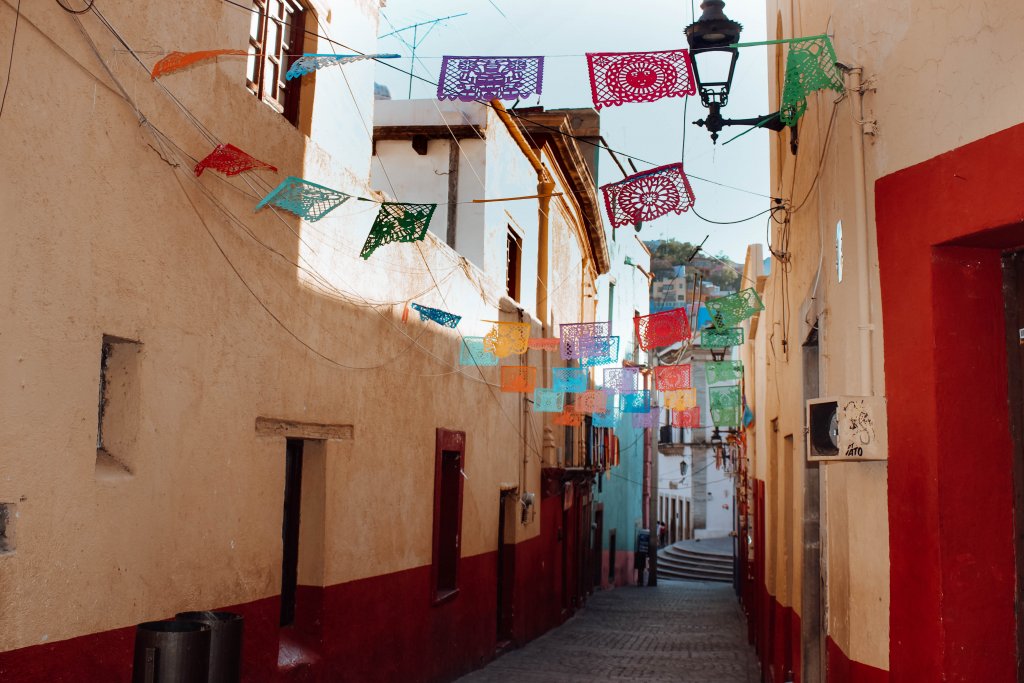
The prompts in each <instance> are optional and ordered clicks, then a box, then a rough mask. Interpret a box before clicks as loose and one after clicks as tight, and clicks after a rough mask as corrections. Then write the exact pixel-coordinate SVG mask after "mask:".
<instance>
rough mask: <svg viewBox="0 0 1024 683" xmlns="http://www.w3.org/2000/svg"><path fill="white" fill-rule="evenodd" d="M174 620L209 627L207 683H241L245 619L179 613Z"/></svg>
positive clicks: (230, 614) (225, 614)
mask: <svg viewBox="0 0 1024 683" xmlns="http://www.w3.org/2000/svg"><path fill="white" fill-rule="evenodd" d="M174 618H175V619H181V620H184V621H199V622H202V623H204V624H207V625H209V627H210V629H211V630H210V672H209V677H208V678H207V679H206V680H207V683H239V682H240V681H241V680H242V627H243V623H244V619H243V618H242V615H241V614H235V613H234V612H179V613H178V614H176V615H175V617H174Z"/></svg>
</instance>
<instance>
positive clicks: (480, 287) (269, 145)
mask: <svg viewBox="0 0 1024 683" xmlns="http://www.w3.org/2000/svg"><path fill="white" fill-rule="evenodd" d="M328 4H329V7H330V9H331V13H330V18H329V19H328V18H327V17H323V18H322V21H323V28H322V29H321V30H323V31H327V32H329V33H330V35H332V37H335V38H336V39H338V40H341V41H343V42H344V43H345V44H347V45H349V46H351V47H353V48H356V49H360V50H366V51H371V50H372V48H373V46H374V35H375V34H376V28H377V27H376V9H375V8H376V3H349V2H340V1H339V2H331V3H328ZM102 9H103V11H104V12H105V14H106V15H107V17H108V18H109V19H110V21H111V23H112V24H113V25H114V26H115V27H117V28H118V30H119V31H120V32H121V33H122V34H123V35H124V37H125V40H126V41H127V42H128V43H129V44H130V45H132V46H133V47H135V48H137V49H140V50H158V49H164V50H166V49H196V48H206V47H211V46H222V45H232V46H238V45H245V44H246V36H247V31H248V26H249V15H248V13H246V12H244V11H241V10H238V9H237V8H233V7H232V6H231V5H228V4H218V3H215V4H214V5H211V6H210V7H209V8H205V9H204V11H203V15H202V17H201V20H200V19H199V18H198V17H197V19H196V20H195V21H183V20H182V16H181V14H180V7H178V6H177V5H167V6H165V5H159V4H157V5H145V6H143V5H139V6H135V5H131V6H129V5H124V6H110V7H109V8H102ZM22 13H23V16H22V24H21V28H20V29H19V36H18V51H19V53H21V54H23V55H33V59H31V60H29V59H19V60H16V62H15V65H14V69H13V76H12V78H13V81H12V85H11V91H10V93H9V97H8V100H7V105H6V108H5V111H4V120H3V125H4V127H5V128H7V129H8V130H13V131H18V133H17V135H16V136H12V137H11V138H10V139H9V142H8V144H5V145H4V146H3V147H2V148H0V169H2V171H0V174H2V175H3V177H4V178H5V179H6V182H5V183H3V184H2V185H0V205H2V206H3V207H4V211H5V216H4V222H3V233H4V236H5V238H6V239H5V241H6V243H7V245H8V246H7V248H5V249H4V250H2V252H3V253H2V254H0V263H2V266H3V267H2V268H0V283H2V285H3V288H4V291H7V292H9V297H8V299H7V304H6V305H5V306H4V308H3V309H2V310H3V313H2V324H0V327H2V329H3V330H4V332H3V334H2V335H0V349H2V354H0V358H2V361H0V362H2V365H0V377H2V383H3V385H4V386H5V387H8V388H9V389H10V390H8V391H5V392H3V395H2V397H0V414H2V415H3V419H2V420H0V436H2V440H3V443H4V444H5V445H4V449H3V470H2V476H0V501H16V502H17V504H18V508H17V511H18V517H17V520H16V523H17V528H16V532H17V543H18V544H17V548H16V550H15V552H13V553H10V554H6V555H4V556H2V557H0V583H2V584H3V586H4V587H5V590H4V591H3V592H2V595H0V634H2V635H0V651H3V650H11V649H14V648H21V647H25V646H29V645H34V644H38V643H42V642H52V641H56V640H60V639H64V638H69V637H72V636H76V635H80V634H84V633H92V632H97V631H104V630H107V629H113V628H116V627H123V626H129V625H132V624H134V623H137V622H140V621H144V620H149V619H160V618H165V617H167V616H170V615H172V614H174V613H175V612H176V611H179V610H185V609H207V608H212V607H215V606H223V605H233V604H241V603H247V602H252V601H256V600H259V599H262V598H266V597H268V596H273V595H276V594H277V593H278V592H279V591H280V587H281V515H282V504H283V488H284V454H285V440H284V438H283V437H280V436H273V437H268V436H258V435H257V433H256V431H255V421H256V418H257V417H260V416H263V417H271V418H278V419H287V420H295V421H301V422H313V423H323V424H333V425H350V426H352V428H353V434H354V436H353V438H352V439H351V440H342V441H328V442H326V443H324V444H317V445H313V446H311V447H310V449H309V453H310V455H309V461H308V462H309V463H310V465H309V467H310V468H311V469H314V470H316V469H318V470H319V471H321V472H322V477H323V480H322V481H317V480H316V479H312V480H310V482H311V483H310V486H309V487H307V491H308V492H309V494H308V495H310V496H315V495H317V493H316V485H315V484H319V485H320V486H321V487H322V493H320V494H319V495H320V496H321V497H322V498H323V505H322V515H323V519H322V520H315V519H309V517H311V516H315V515H316V514H317V511H318V510H319V509H321V508H319V507H318V506H316V505H313V506H312V507H310V508H309V509H308V510H307V513H308V514H307V519H306V520H304V521H303V524H304V525H305V526H303V537H302V540H301V542H300V553H301V556H302V562H301V572H302V579H301V580H302V582H306V581H309V582H310V583H315V582H320V583H322V585H334V584H339V583H345V582H351V581H354V580H357V579H361V578H364V577H370V576H377V575H382V574H388V573H394V572H399V571H401V570H404V569H410V568H415V567H423V566H424V565H429V564H430V562H431V530H432V517H433V514H432V500H433V486H434V449H435V429H436V428H438V427H444V428H448V429H454V430H464V431H465V432H466V434H467V443H466V460H465V494H464V507H463V526H462V529H463V532H462V555H463V558H469V557H471V556H476V555H480V554H482V553H487V552H493V551H494V549H495V547H496V541H497V532H498V528H497V527H498V523H497V522H498V509H499V508H498V496H499V486H500V485H501V484H502V483H512V484H514V485H516V486H518V487H519V489H520V491H524V492H525V491H531V492H537V491H538V490H539V465H540V448H541V445H540V439H539V436H538V435H539V434H541V433H542V431H541V423H540V421H539V420H538V419H537V418H536V417H535V416H534V415H533V414H532V413H527V412H525V410H526V408H527V406H526V404H525V402H524V398H523V397H522V396H520V395H513V394H502V393H501V392H499V391H498V389H497V384H498V382H499V374H498V369H497V368H481V369H479V370H477V369H476V368H460V367H459V366H458V365H457V359H458V355H459V354H458V340H459V334H464V335H480V334H482V333H484V331H485V329H486V327H487V326H486V324H485V323H483V322H481V321H482V320H495V319H499V317H500V319H503V320H509V319H515V314H514V313H512V314H510V313H508V311H512V308H511V307H510V306H509V305H508V302H505V303H504V304H503V303H502V302H501V301H500V299H499V298H498V296H497V294H498V293H497V292H495V290H494V289H493V287H492V286H491V283H490V282H489V281H488V279H487V278H486V277H485V275H484V274H483V273H482V272H481V271H480V270H478V269H476V268H475V267H473V266H472V265H470V264H467V263H465V262H464V261H462V260H461V259H460V258H459V256H458V255H457V254H456V253H454V252H453V251H451V250H450V249H448V248H447V247H446V246H445V245H444V244H443V243H442V242H441V241H439V240H437V239H436V237H435V236H434V235H432V234H430V235H428V236H427V239H426V240H425V241H423V242H421V243H418V244H415V245H408V244H402V245H388V246H385V247H382V248H380V249H379V250H378V251H377V252H376V253H374V254H373V256H372V257H371V258H370V259H369V260H363V259H361V258H360V257H359V255H358V254H359V250H360V248H361V246H362V243H363V240H364V239H365V236H366V234H367V233H368V231H369V228H370V224H371V222H372V221H373V218H374V216H375V214H376V206H375V205H373V204H370V203H366V202H359V201H355V200H351V201H349V202H347V203H345V204H344V205H342V206H341V207H339V208H337V209H335V210H334V211H333V212H332V213H330V214H329V215H328V216H327V217H325V218H324V219H323V220H321V221H319V222H316V223H308V222H300V221H299V220H298V219H296V218H295V217H294V216H291V215H290V214H287V213H284V212H275V211H273V210H270V209H264V210H262V211H261V212H259V213H257V214H255V215H254V214H253V207H254V206H255V204H256V202H257V201H258V200H259V198H260V197H262V196H263V195H264V194H266V192H267V191H269V189H271V188H272V187H273V186H274V185H276V184H277V182H279V180H280V179H281V178H283V177H284V175H287V174H290V175H296V176H300V177H304V178H307V179H309V180H312V181H315V182H318V183H320V184H323V185H326V186H328V187H332V188H335V189H338V190H341V191H344V192H348V193H352V194H356V195H359V196H363V197H366V196H369V194H370V191H369V188H368V178H369V173H370V151H371V137H370V131H372V125H373V121H372V118H371V112H372V111H373V101H372V92H373V87H372V86H373V82H372V66H371V65H370V64H359V63H357V64H351V65H346V66H344V67H336V68H333V69H328V70H324V71H322V72H318V73H317V75H316V76H315V77H307V78H311V79H315V80H311V81H310V82H311V83H315V97H314V98H313V101H312V105H313V108H312V110H311V112H310V113H309V116H307V117H306V119H307V120H306V122H305V124H304V126H305V129H306V130H308V131H309V132H310V133H311V134H312V137H307V136H305V135H304V134H303V132H302V130H297V129H295V128H294V127H292V126H291V125H290V124H288V123H287V122H286V121H284V120H283V119H282V118H281V117H280V116H279V115H278V114H277V113H275V112H273V111H272V110H270V109H269V108H268V107H266V106H265V105H264V104H262V103H260V102H258V101H257V100H256V99H255V98H254V97H253V96H252V95H250V94H249V92H248V91H247V90H246V89H245V79H244V69H245V62H244V59H231V58H224V59H221V60H220V61H219V62H217V63H215V64H207V65H203V66H199V67H195V68H192V69H190V70H187V71H183V72H181V73H178V74H174V75H171V76H167V77H166V78H164V79H163V80H162V81H161V83H162V84H163V85H164V86H165V87H166V88H167V89H168V90H169V91H170V92H171V93H173V94H174V96H175V97H177V98H178V99H179V100H180V102H181V104H182V105H183V106H184V107H187V109H188V110H189V111H191V112H192V113H193V114H194V116H195V117H196V118H197V119H198V120H200V121H202V123H203V125H204V127H205V128H206V129H207V130H208V131H210V132H211V133H212V134H213V135H214V136H215V137H216V138H217V139H218V140H220V141H224V142H231V143H232V144H235V145H237V146H238V147H240V148H242V149H244V150H246V151H247V152H249V153H251V154H252V155H253V156H255V157H257V158H259V159H263V160H266V161H268V162H270V163H273V164H274V165H276V166H277V167H278V168H279V169H280V172H279V173H278V174H276V175H275V174H272V173H265V172H264V173H255V174H249V175H247V176H241V177H239V178H235V179H225V178H223V177H221V176H218V175H216V174H215V173H213V172H209V171H208V172H207V173H205V174H204V175H203V177H202V178H200V179H195V178H194V176H192V175H191V169H190V168H188V167H187V166H185V167H182V168H178V169H176V168H174V167H172V166H171V165H169V163H168V161H170V162H171V163H182V164H183V162H179V161H178V160H179V159H180V156H179V155H178V153H177V152H175V151H174V150H172V149H170V148H169V147H167V146H166V141H164V140H159V139H156V138H154V137H153V136H152V135H151V134H150V133H149V132H148V129H147V128H146V127H140V125H139V121H138V119H137V117H136V115H135V114H134V113H133V109H132V107H130V106H129V105H128V104H127V103H126V102H125V101H124V100H123V99H122V97H121V96H120V93H119V91H118V90H117V89H116V87H113V86H112V85H111V82H110V79H109V77H108V76H107V75H106V74H104V73H103V72H102V67H101V66H100V64H99V62H98V61H97V59H96V57H95V56H94V55H93V54H92V53H91V52H90V51H89V48H88V45H87V43H86V42H85V41H84V39H83V37H82V35H81V34H80V33H79V31H78V29H77V27H76V25H75V23H74V22H75V20H74V19H73V18H72V17H71V15H69V14H67V13H65V12H62V11H61V10H60V8H59V7H58V6H57V5H56V4H53V3H51V4H37V5H32V6H28V5H26V6H24V7H23V8H22ZM12 18H13V14H12V13H11V12H10V11H9V9H5V8H4V7H2V6H0V31H3V32H4V34H5V35H6V34H7V32H8V30H9V29H10V28H11V20H12ZM82 21H83V23H84V25H85V27H86V30H87V31H88V32H89V34H90V35H91V36H92V37H93V39H94V40H95V41H96V43H97V45H98V49H99V51H100V55H101V56H102V57H103V59H105V60H106V61H107V62H108V63H109V64H110V66H111V69H112V71H113V72H114V74H115V75H116V76H117V77H118V78H119V79H122V81H123V83H124V87H125V90H126V92H127V93H128V94H129V96H130V97H131V98H132V99H133V100H134V101H135V102H136V103H137V106H138V107H139V110H140V111H141V113H142V115H144V116H145V118H146V120H148V121H149V122H150V123H151V124H152V125H153V126H156V127H157V128H159V130H161V131H163V132H164V133H165V134H166V135H167V136H168V137H169V138H170V139H172V140H173V141H174V143H175V144H176V145H178V146H180V147H181V148H182V149H183V150H184V151H185V153H187V154H189V155H191V156H192V157H195V158H199V157H202V156H204V155H205V154H206V153H208V152H209V151H210V149H211V148H212V144H213V143H212V141H210V140H209V139H207V138H206V137H205V135H203V134H202V133H201V132H200V131H199V130H197V128H196V127H195V126H194V125H193V124H192V123H191V122H190V121H189V120H188V119H187V118H186V117H185V115H184V114H183V112H182V111H181V109H180V108H179V107H178V106H177V105H176V104H174V102H173V101H172V100H171V99H170V98H169V97H168V95H167V94H166V93H164V92H163V91H161V89H160V88H159V87H158V85H155V84H153V83H152V82H151V81H150V78H149V75H148V73H146V72H145V71H144V70H143V69H142V68H140V67H139V66H138V65H137V64H135V63H133V62H132V61H131V59H130V57H129V56H128V55H126V54H125V53H123V52H120V51H118V50H116V49H115V41H114V39H113V37H112V36H111V35H110V34H109V33H108V32H106V30H105V29H104V28H103V27H102V26H101V25H99V24H98V22H97V21H96V20H95V19H94V18H93V17H91V16H90V15H86V16H84V17H83V19H82ZM117 47H120V46H119V45H118V46H117ZM321 48H322V49H321ZM310 51H319V52H329V51H331V49H330V47H329V46H327V45H323V46H319V47H318V48H315V49H314V47H313V46H310ZM144 58H145V59H148V60H150V61H155V59H156V57H155V56H153V55H150V54H149V53H148V52H146V53H145V54H144ZM149 63H150V62H147V64H149ZM346 80H347V85H346ZM348 86H351V92H352V93H354V99H353V95H352V94H350V91H349V88H348ZM304 87H305V84H304ZM307 94H308V91H307ZM339 122H344V123H339ZM364 124H365V126H364ZM8 127H9V128H8ZM161 143H163V146H162V145H161ZM189 165H190V164H189ZM183 166H184V164H183ZM467 194H471V193H469V192H468V191H467ZM402 199H403V200H404V199H411V198H406V197H402ZM423 199H424V200H427V199H431V200H434V201H443V195H442V196H435V197H427V196H424V197H423ZM441 215H443V214H441ZM439 220H441V218H440V217H439V216H435V217H434V224H435V226H436V225H437V224H438V221H439ZM467 220H468V219H467ZM523 220H524V221H527V222H529V224H530V225H533V223H532V222H530V221H529V219H528V218H527V217H526V216H525V215H524V217H523ZM578 220H579V219H578V215H574V214H573V213H571V212H566V213H565V214H564V218H561V219H559V221H558V222H555V223H553V225H552V241H553V243H554V244H555V245H556V248H555V251H554V258H553V259H552V262H553V265H554V266H555V267H556V268H557V272H558V274H559V276H560V277H561V278H562V279H563V280H564V281H565V282H567V283H569V284H567V285H566V289H565V290H564V292H559V293H558V296H557V297H556V303H557V306H556V312H557V315H559V316H566V317H563V318H561V319H562V320H572V321H575V320H577V319H578V317H579V314H580V310H579V308H580V305H579V294H580V291H581V280H582V279H583V278H584V277H585V276H583V275H581V273H580V271H581V263H584V258H583V257H582V254H583V251H582V248H581V243H580V241H579V238H578V234H579V231H578V229H577V228H574V227H573V223H574V222H578ZM488 248H489V247H488ZM502 253H503V249H502ZM525 263H527V264H528V263H529V261H525ZM528 270H529V266H528V265H526V266H524V272H526V271H528ZM555 281H556V282H557V279H556V280H555ZM574 287H575V288H574ZM410 300H413V301H418V302H421V303H424V304H426V305H430V306H436V307H439V308H444V309H446V310H450V311H452V312H455V313H457V314H460V315H462V316H464V319H463V321H462V324H461V325H460V326H459V328H458V332H455V331H453V330H450V329H447V328H441V327H439V326H437V325H434V324H433V323H430V322H421V321H420V320H419V319H418V317H417V316H416V314H415V313H412V315H410V317H409V320H408V322H407V323H403V322H402V313H403V309H404V306H405V304H406V303H407V302H408V301H410ZM573 302H575V305H573ZM499 308H501V309H502V310H503V311H505V312H503V313H499ZM510 315H511V316H512V317H510ZM527 319H529V318H528V317H527ZM556 319H557V318H556ZM539 332H540V330H539V328H537V327H536V326H535V333H539ZM105 334H107V335H115V336H117V337H122V338H125V339H131V340H135V341H137V342H139V344H140V346H139V350H138V357H137V387H138V389H137V393H136V394H134V395H127V396H123V397H117V396H114V397H113V398H112V400H125V401H132V402H134V403H135V404H136V405H137V407H138V416H139V417H138V425H137V436H135V437H134V442H133V446H132V448H131V452H126V451H122V452H117V450H118V449H117V448H115V451H114V452H113V453H112V455H114V456H115V457H119V458H122V459H123V460H124V461H125V462H126V463H129V464H130V469H131V473H130V475H127V474H126V475H125V476H120V477H108V476H103V472H102V471H101V472H100V473H99V475H98V474H97V469H96V456H97V453H96V439H97V434H96V432H97V395H98V386H99V377H100V350H101V343H102V338H103V335H105ZM522 360H523V362H524V364H525V363H529V364H532V365H542V364H543V363H544V361H543V360H542V359H541V358H540V354H539V352H531V353H529V354H527V355H525V356H524V357H523V358H522ZM523 434H526V435H527V437H526V438H525V439H524V438H523V436H522V435H523ZM112 448H113V446H112ZM524 460H525V465H524ZM538 498H539V496H538ZM318 522H319V523H318ZM539 529H540V523H539V515H536V514H535V515H533V516H530V517H528V522H527V523H526V524H525V525H518V526H517V530H516V534H515V540H516V541H517V542H518V541H523V540H527V539H530V538H533V537H535V536H537V534H538V533H539ZM320 545H322V547H323V555H322V558H319V561H318V558H317V557H316V553H315V552H314V553H312V554H311V553H310V549H311V548H314V549H315V548H316V547H318V546H320ZM321 565H322V566H321ZM426 599H427V597H426V596H424V600H426Z"/></svg>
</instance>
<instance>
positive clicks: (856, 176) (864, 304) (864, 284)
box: [844, 66, 875, 396]
mask: <svg viewBox="0 0 1024 683" xmlns="http://www.w3.org/2000/svg"><path fill="white" fill-rule="evenodd" d="M844 70H845V71H846V73H847V75H848V76H849V79H850V85H849V87H848V88H847V92H849V93H850V95H851V100H850V106H851V107H853V116H854V119H855V127H854V129H853V192H854V212H855V220H856V222H857V242H856V254H857V280H858V282H857V289H858V290H859V292H858V296H857V329H858V331H859V336H860V389H861V394H862V395H863V396H874V393H875V391H874V381H873V380H874V372H873V369H872V356H873V353H872V351H873V349H872V339H871V337H872V332H873V331H874V325H873V324H872V323H871V268H870V267H869V265H868V230H869V229H870V227H869V225H868V192H867V181H866V180H865V177H864V136H865V135H873V134H874V125H875V124H874V121H865V120H864V88H863V84H862V81H861V78H862V76H863V73H864V68H863V67H860V66H854V67H846V68H845V69H844Z"/></svg>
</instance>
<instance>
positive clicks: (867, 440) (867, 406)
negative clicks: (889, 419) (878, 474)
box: [807, 396, 889, 462]
mask: <svg viewBox="0 0 1024 683" xmlns="http://www.w3.org/2000/svg"><path fill="white" fill-rule="evenodd" d="M888 458H889V436H888V430H887V424H886V413H885V397H884V396H836V397H833V398H814V399H811V400H809V401H807V459H808V460H810V461H816V462H857V461H860V460H888Z"/></svg>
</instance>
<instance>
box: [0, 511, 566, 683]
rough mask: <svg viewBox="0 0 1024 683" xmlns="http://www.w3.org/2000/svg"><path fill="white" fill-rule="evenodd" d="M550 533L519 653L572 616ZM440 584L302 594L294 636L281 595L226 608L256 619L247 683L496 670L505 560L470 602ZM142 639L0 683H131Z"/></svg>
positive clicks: (424, 580) (490, 557) (9, 660)
mask: <svg viewBox="0 0 1024 683" xmlns="http://www.w3.org/2000/svg"><path fill="white" fill-rule="evenodd" d="M556 502H558V503H559V504H558V505H553V506H550V507H551V508H552V510H551V511H549V510H547V509H545V510H544V511H543V512H544V514H549V513H550V514H551V516H554V514H553V513H554V512H557V516H558V518H559V521H560V519H561V505H560V501H557V500H556ZM546 507H549V506H545V508H546ZM545 526H547V525H545ZM547 528H548V529H549V532H548V533H546V534H543V535H541V536H539V537H537V538H534V539H531V540H529V541H525V542H523V543H520V544H518V545H517V548H516V565H517V566H516V591H515V605H516V607H515V617H516V618H515V640H516V642H517V643H518V644H522V643H524V642H526V641H527V640H530V639H532V638H535V637H537V636H538V635H540V634H542V633H544V632H545V631H547V630H548V629H550V628H552V627H553V626H556V625H558V624H559V623H561V622H562V621H563V620H564V618H565V617H566V616H568V614H563V611H562V609H561V594H560V588H561V581H560V575H561V574H560V573H561V565H560V558H561V548H560V544H559V541H558V532H557V526H556V525H552V526H547ZM430 576H431V575H430V567H429V566H424V567H417V568H415V569H410V570H407V571H402V572H397V573H394V574H388V575H384V576H376V577H372V578H367V579H361V580H358V581H352V582H349V583H345V584H340V585H335V586H329V587H327V588H319V587H312V586H300V587H299V590H298V594H297V604H296V623H295V625H294V626H293V627H289V628H286V629H281V628H280V627H279V626H278V619H279V614H280V599H279V598H278V597H273V598H267V599H263V600H257V601H254V602H250V603H246V604H243V605H231V606H227V607H223V608H219V609H226V610H229V611H233V612H238V613H241V614H242V615H243V616H244V617H245V642H244V645H243V680H245V681H247V682H248V681H255V682H263V681H266V682H268V683H270V682H275V681H314V682H316V681H332V682H334V681H355V682H358V683H370V682H373V681H403V682H407V681H424V682H426V681H447V680H452V679H454V678H456V677H458V676H460V675H462V674H464V673H467V672H469V671H471V670H473V669H475V668H478V667H480V666H481V665H483V664H485V663H486V662H488V661H490V660H491V659H492V658H493V657H494V654H495V645H496V641H497V637H496V636H497V634H496V631H497V619H496V604H497V595H496V591H497V553H485V554H483V555H477V556H474V557H467V558H463V559H462V562H461V564H460V567H459V594H458V595H457V596H456V597H455V599H453V600H450V601H448V602H445V603H443V604H440V605H434V604H432V602H431V600H430V595H431V592H430ZM134 631H135V629H134V627H128V628H119V629H115V630H112V631H105V632H102V633H94V634H90V635H87V636H82V637H79V638H71V639H69V640H63V641H60V642H56V643H46V644H43V645H35V646H32V647H27V648H22V649H19V650H13V651H9V652H3V653H0V680H2V681H4V682H5V683H62V682H65V681H66V682H68V683H72V682H74V683H92V682H95V683H122V682H123V683H127V681H129V680H130V679H131V662H132V651H133V647H134ZM279 653H281V655H282V661H281V662H280V664H279V661H278V657H279Z"/></svg>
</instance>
